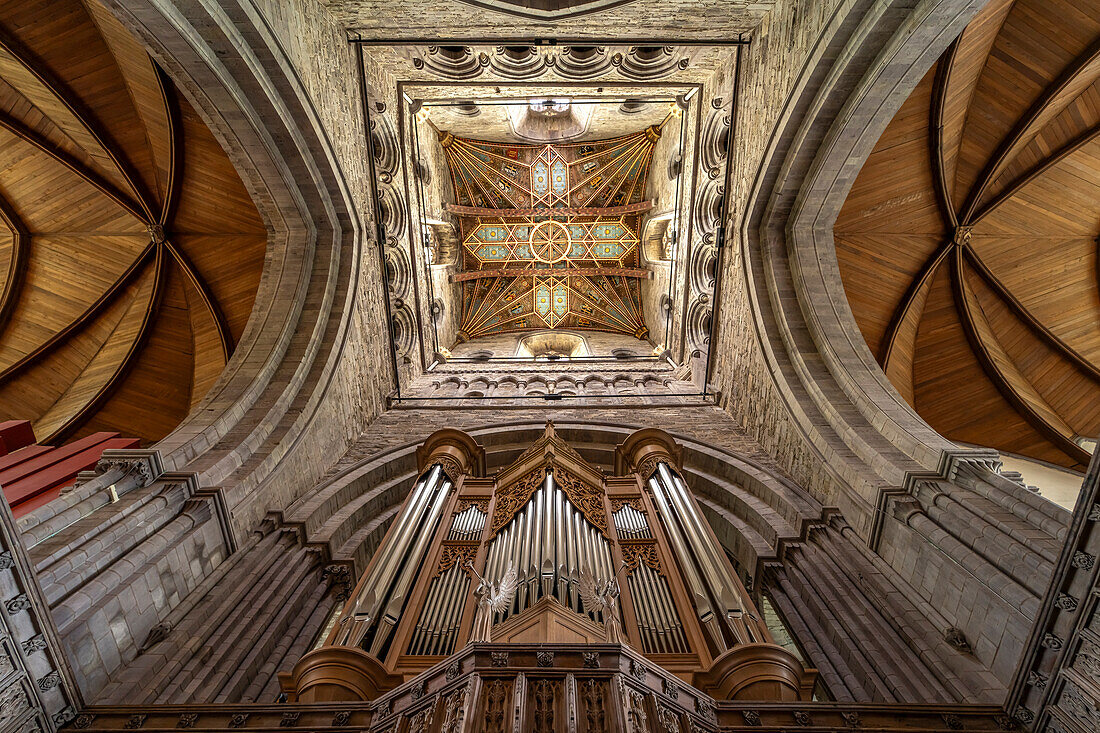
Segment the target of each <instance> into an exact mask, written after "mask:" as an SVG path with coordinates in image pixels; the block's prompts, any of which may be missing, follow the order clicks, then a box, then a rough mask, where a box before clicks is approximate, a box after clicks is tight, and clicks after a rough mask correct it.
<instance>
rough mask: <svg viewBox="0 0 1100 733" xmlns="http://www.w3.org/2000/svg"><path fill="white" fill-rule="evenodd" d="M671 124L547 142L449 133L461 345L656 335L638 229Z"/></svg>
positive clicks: (445, 137)
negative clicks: (525, 336) (525, 337)
mask: <svg viewBox="0 0 1100 733" xmlns="http://www.w3.org/2000/svg"><path fill="white" fill-rule="evenodd" d="M666 121H667V118H666ZM663 125H664V123H661V125H654V126H652V127H648V128H646V129H644V130H641V131H639V132H637V133H634V134H631V135H624V136H621V137H617V138H614V139H610V140H600V141H595V142H586V143H562V144H548V145H511V144H505V143H493V142H484V141H479V140H469V139H465V138H459V137H455V136H454V135H452V134H450V133H448V132H441V133H440V143H441V145H442V146H443V149H444V151H445V152H446V156H447V162H448V165H449V167H450V172H451V181H452V183H453V185H454V192H455V200H456V202H457V203H456V204H454V205H451V206H450V207H449V208H450V210H451V211H452V212H453V213H455V214H457V215H458V216H459V219H460V221H461V227H462V244H463V247H462V267H461V268H460V269H461V272H460V273H458V274H457V275H456V279H457V280H459V281H461V282H463V283H464V285H463V288H464V290H463V311H462V327H461V332H460V334H459V338H460V339H462V340H465V339H469V338H476V337H478V336H485V335H488V334H492V333H499V332H504V331H522V330H527V329H539V328H572V329H581V330H598V331H612V332H616V333H626V334H630V335H632V336H635V337H637V338H643V337H644V336H645V335H646V333H647V332H648V329H647V327H646V325H645V321H644V318H643V315H642V306H641V290H640V285H639V279H640V278H644V277H647V276H648V272H647V271H646V270H645V269H643V268H642V267H641V264H640V258H639V254H638V249H639V248H638V225H639V219H640V217H641V215H642V213H644V212H645V211H646V210H648V209H649V208H650V207H651V205H652V204H651V203H650V202H649V201H646V200H645V199H644V197H645V191H646V179H647V176H648V173H649V168H650V165H651V163H652V159H653V148H654V146H655V144H656V143H657V140H659V139H660V136H661V128H662V127H663Z"/></svg>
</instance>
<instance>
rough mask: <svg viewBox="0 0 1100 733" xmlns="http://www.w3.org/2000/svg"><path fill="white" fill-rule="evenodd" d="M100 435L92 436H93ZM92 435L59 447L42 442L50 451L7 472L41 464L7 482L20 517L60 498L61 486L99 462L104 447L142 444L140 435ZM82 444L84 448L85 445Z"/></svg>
mask: <svg viewBox="0 0 1100 733" xmlns="http://www.w3.org/2000/svg"><path fill="white" fill-rule="evenodd" d="M111 435H117V434H115V433H97V434H96V436H111ZM96 436H89V438H95V437H96ZM89 438H84V439H81V440H77V441H73V442H72V443H70V444H69V445H66V446H62V447H61V448H55V449H50V448H48V447H47V446H40V447H43V448H46V450H47V451H48V452H47V453H46V454H44V455H42V456H41V457H39V458H36V459H34V460H33V461H24V462H23V463H22V464H20V466H16V467H15V468H14V469H12V470H11V471H8V472H7V473H14V472H15V471H16V469H19V468H22V466H24V465H29V464H31V463H38V464H41V465H40V468H39V469H38V470H37V471H34V472H32V473H24V474H23V476H22V477H20V478H18V479H16V480H14V481H11V482H9V483H6V484H4V485H3V489H4V497H5V498H6V499H7V500H8V503H9V504H10V505H11V508H12V513H13V514H14V515H15V516H16V518H19V517H22V516H23V515H25V514H27V513H28V512H31V511H33V510H34V509H37V508H38V507H40V506H42V505H43V504H46V503H48V502H50V501H52V500H53V499H55V498H57V497H58V496H59V495H60V494H61V489H63V488H64V487H66V486H69V485H70V484H72V483H73V481H74V480H76V475H77V474H78V473H80V472H81V471H86V470H88V469H90V468H93V467H94V466H95V464H96V462H97V461H99V458H100V456H102V455H103V451H104V450H106V449H108V448H112V449H118V448H138V447H140V446H141V440H140V439H138V438H118V437H108V438H107V439H106V440H97V441H91V440H89ZM74 446H75V452H74ZM82 446H83V449H81V447H82ZM0 475H3V474H0Z"/></svg>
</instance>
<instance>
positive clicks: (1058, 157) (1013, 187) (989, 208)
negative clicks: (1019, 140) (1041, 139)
mask: <svg viewBox="0 0 1100 733" xmlns="http://www.w3.org/2000/svg"><path fill="white" fill-rule="evenodd" d="M1097 136H1100V124H1096V125H1093V126H1092V127H1090V128H1089V129H1088V130H1085V131H1084V132H1083V133H1081V134H1080V135H1078V136H1077V137H1076V138H1074V139H1073V140H1070V141H1069V142H1068V143H1066V144H1065V145H1063V146H1062V147H1061V148H1060V149H1058V150H1057V151H1055V152H1054V153H1053V154H1051V155H1050V156H1048V157H1047V158H1046V159H1045V160H1043V161H1042V162H1040V163H1038V164H1037V165H1035V166H1032V167H1031V168H1030V169H1029V170H1028V171H1027V172H1025V173H1024V174H1023V175H1021V176H1020V177H1019V178H1017V179H1016V180H1015V181H1013V182H1012V183H1011V184H1010V185H1009V186H1008V188H1006V189H1005V190H1004V191H1002V192H1001V193H1000V194H998V195H997V197H996V198H994V199H993V200H992V201H990V202H989V203H987V204H986V205H985V206H983V207H982V208H981V209H980V210H979V211H978V213H976V214H975V215H974V224H978V222H980V221H981V220H982V219H984V218H985V217H986V216H988V215H989V214H992V213H993V212H994V211H995V210H996V209H997V207H999V206H1000V205H1001V204H1003V203H1004V202H1005V201H1008V200H1009V199H1010V198H1012V197H1013V196H1015V195H1016V193H1017V192H1019V190H1020V189H1022V188H1023V187H1024V186H1026V185H1027V184H1029V183H1031V182H1032V181H1033V180H1035V179H1036V178H1038V177H1039V176H1041V175H1042V174H1043V173H1044V172H1046V171H1047V170H1048V169H1050V168H1052V167H1054V166H1056V165H1058V164H1059V163H1061V162H1062V161H1063V160H1065V159H1066V158H1068V157H1069V156H1070V155H1073V154H1074V153H1076V152H1077V151H1078V150H1080V149H1081V148H1083V147H1084V146H1086V145H1088V144H1089V143H1091V142H1092V141H1093V140H1095V139H1096V138H1097Z"/></svg>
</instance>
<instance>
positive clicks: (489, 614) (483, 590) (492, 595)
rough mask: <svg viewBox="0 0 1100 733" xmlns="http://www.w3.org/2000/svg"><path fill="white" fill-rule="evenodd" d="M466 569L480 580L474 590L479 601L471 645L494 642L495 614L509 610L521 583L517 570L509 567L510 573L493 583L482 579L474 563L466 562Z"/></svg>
mask: <svg viewBox="0 0 1100 733" xmlns="http://www.w3.org/2000/svg"><path fill="white" fill-rule="evenodd" d="M466 569H467V570H469V571H470V574H471V575H473V576H474V577H475V578H477V580H478V585H477V588H475V589H474V597H475V598H476V599H477V613H476V614H475V615H474V627H473V628H472V629H471V630H470V643H471V644H476V643H477V642H488V641H492V635H493V614H494V613H500V612H502V611H506V610H508V607H509V606H511V605H512V598H513V597H514V596H515V595H516V588H517V587H518V586H519V583H518V582H517V581H516V569H515V568H514V567H513V566H512V565H508V572H506V573H505V574H504V577H503V578H501V580H500V582H499V583H493V582H490V581H488V580H486V579H485V578H483V577H481V576H480V575H479V574H478V572H477V571H476V570H474V564H473V562H471V561H469V560H467V561H466Z"/></svg>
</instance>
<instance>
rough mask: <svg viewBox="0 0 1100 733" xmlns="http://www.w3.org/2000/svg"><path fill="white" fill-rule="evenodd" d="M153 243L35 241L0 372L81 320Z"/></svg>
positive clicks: (2, 343)
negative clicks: (149, 244)
mask: <svg viewBox="0 0 1100 733" xmlns="http://www.w3.org/2000/svg"><path fill="white" fill-rule="evenodd" d="M147 244H148V242H146V241H143V240H142V239H141V238H140V237H136V236H130V235H127V236H114V237H111V236H105V235H89V236H75V235H53V236H50V235H43V236H37V237H32V245H31V247H30V255H29V257H28V258H27V269H26V274H25V276H24V280H23V284H22V287H21V288H20V293H19V298H18V301H17V303H16V305H15V308H14V309H13V313H12V319H11V323H10V324H9V325H8V327H7V328H6V329H4V332H3V333H2V334H0V369H5V368H7V367H8V366H10V365H11V364H12V363H13V362H15V361H16V360H18V359H21V358H23V357H24V356H26V355H27V354H30V353H31V352H32V351H34V350H35V349H37V348H38V347H39V346H41V345H42V344H43V343H45V342H46V341H47V340H49V338H50V337H51V336H53V335H54V334H55V333H57V332H59V331H61V330H62V329H64V328H65V327H66V326H68V325H69V324H70V323H72V322H73V321H75V320H76V319H77V318H79V317H80V316H81V314H83V313H84V312H85V311H86V310H87V309H88V308H89V307H90V306H92V304H94V303H95V302H96V301H97V300H98V299H99V298H100V297H101V296H102V295H103V293H105V292H107V290H108V289H109V288H110V287H111V286H112V285H113V284H114V283H115V282H117V281H118V279H119V278H120V277H121V276H122V274H123V273H124V272H126V270H127V269H128V267H129V266H130V264H131V263H132V262H133V261H134V260H136V259H137V257H138V255H139V254H141V252H142V250H143V249H144V248H145V246H146V245H147Z"/></svg>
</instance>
